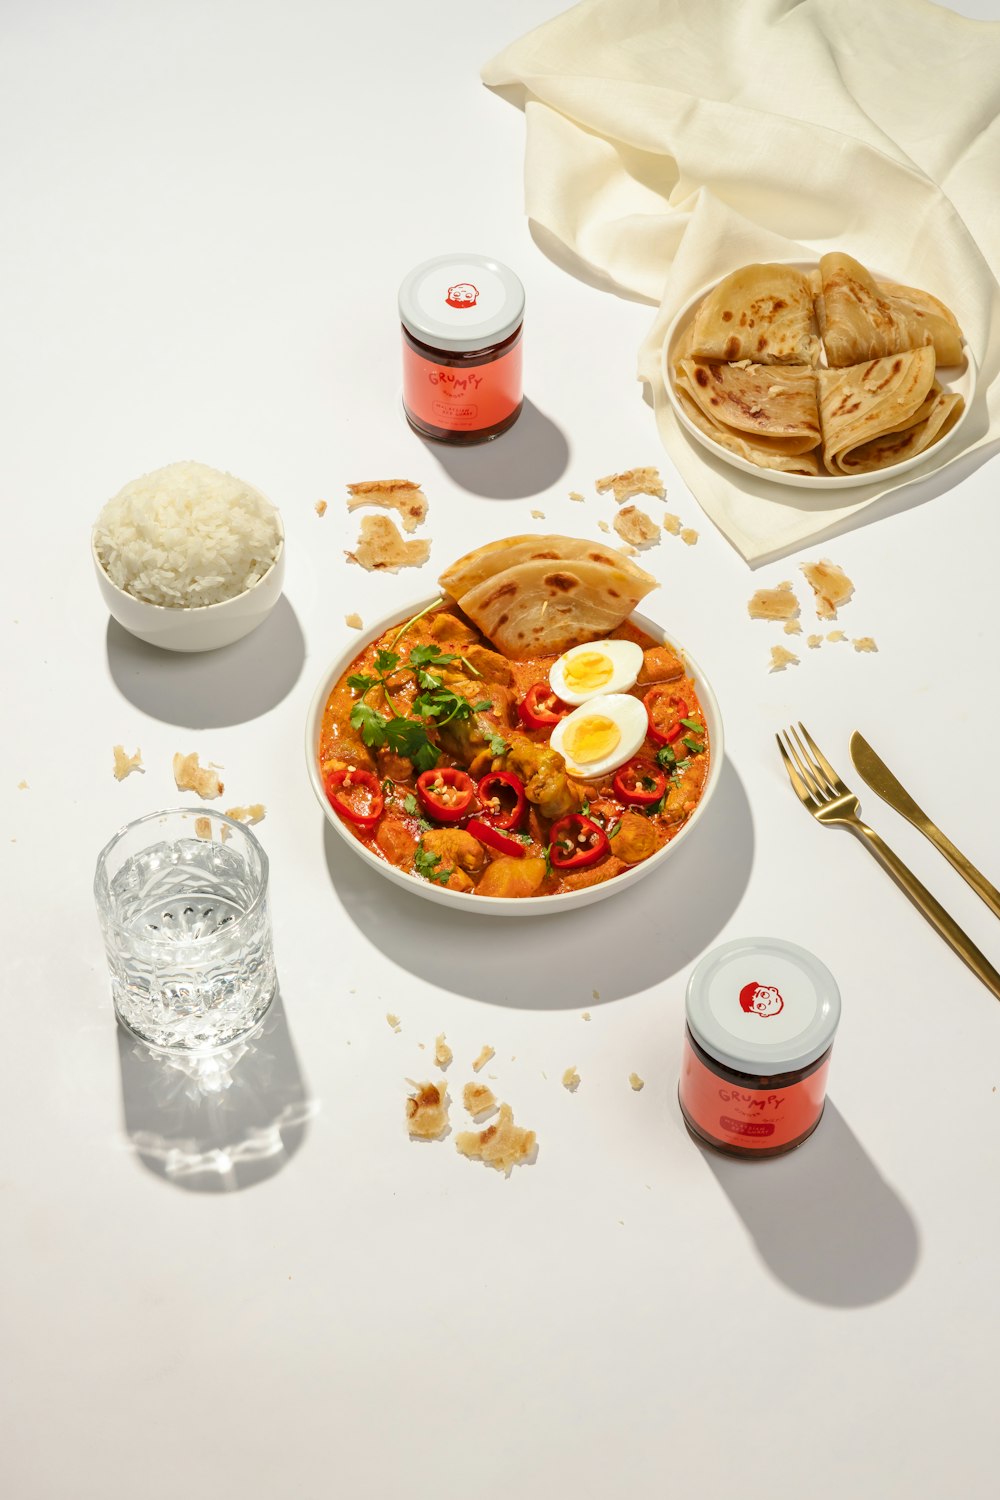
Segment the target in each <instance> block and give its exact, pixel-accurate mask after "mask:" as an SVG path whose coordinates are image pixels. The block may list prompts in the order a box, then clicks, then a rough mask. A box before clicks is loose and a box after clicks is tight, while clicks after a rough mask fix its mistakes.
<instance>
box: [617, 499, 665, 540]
mask: <svg viewBox="0 0 1000 1500" xmlns="http://www.w3.org/2000/svg"><path fill="white" fill-rule="evenodd" d="M612 524H613V526H614V528H615V530H616V531H617V533H618V535H619V536H620V537H621V539H622V541H623V542H630V543H632V544H633V545H634V546H637V547H652V546H653V545H654V543H656V542H658V541H659V540H660V528H659V526H657V524H656V522H655V521H654V520H653V519H652V517H651V516H647V514H646V512H645V511H644V510H640V509H639V508H638V506H636V505H626V506H625V508H624V510H620V511H619V512H618V514H617V515H616V516H615V519H614V521H613V523H612Z"/></svg>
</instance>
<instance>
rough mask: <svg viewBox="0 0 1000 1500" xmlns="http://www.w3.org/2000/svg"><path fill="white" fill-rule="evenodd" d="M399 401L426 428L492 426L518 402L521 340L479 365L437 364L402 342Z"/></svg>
mask: <svg viewBox="0 0 1000 1500" xmlns="http://www.w3.org/2000/svg"><path fill="white" fill-rule="evenodd" d="M403 402H404V404H405V406H406V409H407V411H408V412H409V413H410V415H411V416H412V417H414V418H416V420H417V421H419V422H423V423H424V424H425V426H428V427H442V428H445V429H446V430H448V431H449V432H478V431H480V430H481V429H482V428H485V427H495V426H496V425H497V423H498V422H503V421H504V420H505V418H507V417H509V416H510V414H511V412H513V411H515V410H516V408H517V407H518V406H519V405H520V402H521V340H520V339H518V341H517V343H516V344H515V345H514V347H513V348H512V349H510V350H508V352H507V353H506V354H502V355H501V356H500V358H499V359H494V360H491V361H490V362H489V363H488V364H482V365H464V366H457V365H455V366H452V365H436V364H434V363H432V361H431V360H429V359H424V357H423V355H421V354H418V353H417V351H416V350H415V349H411V347H410V345H409V344H408V343H407V342H406V339H405V338H404V340H403Z"/></svg>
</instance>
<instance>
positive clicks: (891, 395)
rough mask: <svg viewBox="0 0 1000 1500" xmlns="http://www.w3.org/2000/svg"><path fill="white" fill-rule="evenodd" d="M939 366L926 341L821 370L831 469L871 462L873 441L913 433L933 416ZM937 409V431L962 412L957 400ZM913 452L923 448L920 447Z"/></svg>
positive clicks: (891, 460)
mask: <svg viewBox="0 0 1000 1500" xmlns="http://www.w3.org/2000/svg"><path fill="white" fill-rule="evenodd" d="M934 368H935V361H934V350H933V348H931V346H930V345H925V346H924V347H923V348H921V349H911V350H909V351H906V352H903V353H899V354H894V355H890V356H887V357H886V358H885V359H873V360H869V361H868V362H867V363H864V364H856V365H851V366H849V367H847V368H846V369H835V370H820V371H818V372H817V373H818V379H819V395H820V402H819V406H820V419H821V422H822V425H823V458H824V460H825V462H826V464H827V467H828V468H829V469H830V470H831V472H832V473H834V474H850V473H856V472H858V471H859V470H862V469H864V468H865V467H868V466H869V465H868V463H867V462H866V456H865V455H867V457H868V458H870V457H871V456H872V453H873V445H877V444H884V442H885V440H886V439H888V438H889V437H890V436H899V435H901V434H904V433H908V432H909V431H910V430H911V429H913V428H914V427H915V426H918V425H920V424H921V423H924V422H929V421H930V418H931V406H932V405H933V404H934V403H933V402H932V403H928V397H929V396H931V395H932V387H933V385H934ZM942 394H943V393H942ZM945 399H946V400H949V401H951V399H952V398H945ZM955 399H956V400H960V398H955ZM959 410H960V408H959ZM937 412H938V413H939V414H940V420H938V419H937V417H936V418H935V420H936V421H937V425H936V426H935V427H934V433H935V435H936V434H937V433H939V432H940V431H941V427H942V424H943V422H944V421H945V420H946V419H947V418H948V417H949V415H950V416H951V420H952V421H954V420H956V419H957V416H958V411H955V410H954V405H953V404H951V405H949V407H948V408H947V409H944V410H942V409H941V408H940V407H938V408H937ZM915 440H916V436H915ZM929 441H932V439H931V438H928V439H927V442H929ZM926 445H927V444H926V442H925V443H924V444H923V446H926ZM894 446H895V445H893V444H890V445H889V449H884V448H883V449H882V450H881V451H886V452H887V451H889V450H891V449H892V448H893V447H894ZM912 451H916V452H920V451H921V450H920V448H919V447H918V448H916V449H913V450H912ZM899 456H907V455H905V454H903V455H899V454H898V453H897V454H896V456H894V457H891V458H889V457H886V458H884V460H883V461H882V462H881V463H878V464H877V465H874V467H879V468H884V467H885V466H886V464H888V463H895V462H897V461H898V457H899Z"/></svg>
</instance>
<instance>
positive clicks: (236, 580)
mask: <svg viewBox="0 0 1000 1500" xmlns="http://www.w3.org/2000/svg"><path fill="white" fill-rule="evenodd" d="M91 551H92V553H93V557H94V566H95V568H96V570H97V581H98V583H99V584H100V588H101V593H102V594H103V596H104V602H105V603H106V604H107V606H108V609H109V610H110V611H111V614H112V615H113V616H114V618H115V619H116V620H117V621H118V623H119V625H121V626H122V627H123V628H124V629H125V630H127V631H129V632H130V633H131V634H132V635H135V636H138V637H139V639H140V640H142V641H149V642H150V644H151V645H154V646H163V647H165V648H166V649H167V650H168V651H212V650H214V649H215V648H216V647H218V646H228V645H231V643H232V642H233V641H238V640H239V639H240V638H241V637H242V636H245V635H248V634H249V633H250V631H251V630H254V629H256V627H257V626H258V625H260V624H261V623H262V622H263V621H264V620H266V619H267V616H268V615H269V614H270V613H271V610H272V609H273V608H274V606H275V604H277V602H278V599H279V597H280V595H281V587H282V583H283V582H284V576H285V536H284V530H283V528H282V524H281V517H280V515H279V514H278V511H277V510H276V509H275V507H274V506H273V505H272V504H271V502H270V501H269V500H268V499H266V498H265V496H264V495H262V494H261V492H260V491H259V490H257V489H254V487H253V486H252V485H249V484H246V483H245V482H244V481H243V480H242V479H236V478H235V477H234V476H233V475H232V474H224V473H223V472H222V471H221V470H220V469H211V468H209V467H208V465H207V464H198V463H191V462H188V461H185V462H183V463H176V464H168V465H167V466H166V468H163V469H154V471H153V472H152V473H151V474H143V475H141V476H140V478H138V479H133V480H132V481H131V483H129V484H127V485H126V486H125V488H124V489H122V490H119V492H118V494H117V495H115V497H114V499H112V500H109V501H108V503H107V504H106V505H105V507H104V509H103V510H102V511H101V513H100V515H99V516H98V518H97V522H96V524H95V526H94V531H93V536H92V538H91Z"/></svg>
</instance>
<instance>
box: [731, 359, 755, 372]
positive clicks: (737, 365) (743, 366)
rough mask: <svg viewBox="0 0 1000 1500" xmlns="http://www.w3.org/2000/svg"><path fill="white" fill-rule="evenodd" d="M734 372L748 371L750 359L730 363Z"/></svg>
mask: <svg viewBox="0 0 1000 1500" xmlns="http://www.w3.org/2000/svg"><path fill="white" fill-rule="evenodd" d="M731 363H732V367H733V369H734V370H749V368H750V366H751V365H752V364H753V360H751V359H734V360H732V361H731Z"/></svg>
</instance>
